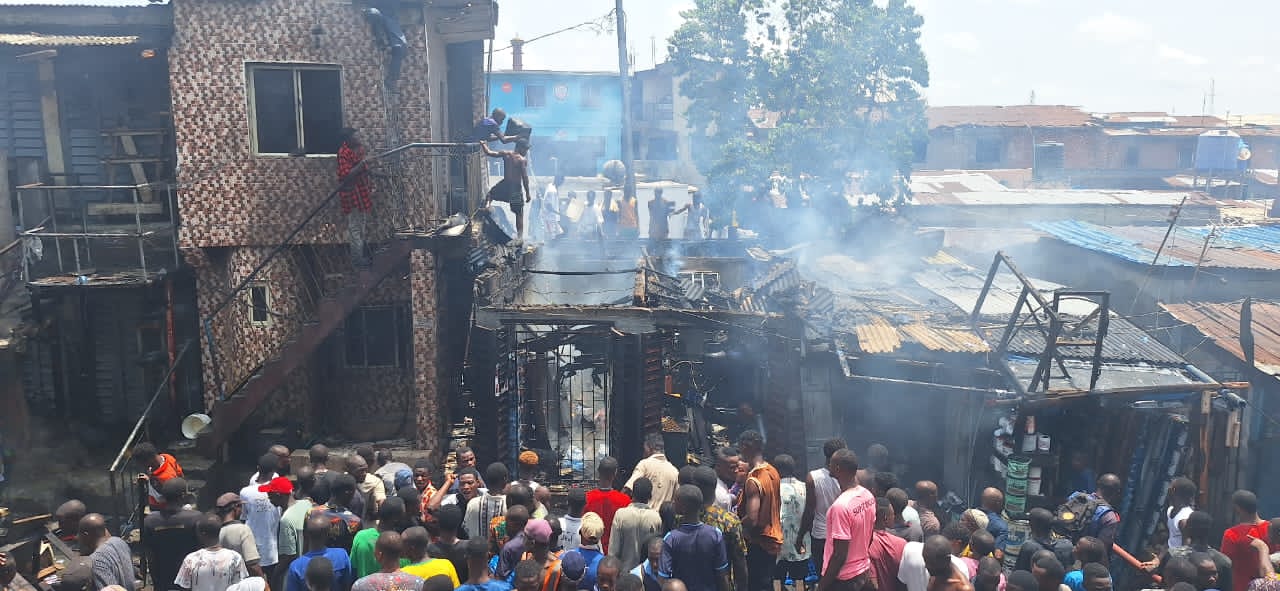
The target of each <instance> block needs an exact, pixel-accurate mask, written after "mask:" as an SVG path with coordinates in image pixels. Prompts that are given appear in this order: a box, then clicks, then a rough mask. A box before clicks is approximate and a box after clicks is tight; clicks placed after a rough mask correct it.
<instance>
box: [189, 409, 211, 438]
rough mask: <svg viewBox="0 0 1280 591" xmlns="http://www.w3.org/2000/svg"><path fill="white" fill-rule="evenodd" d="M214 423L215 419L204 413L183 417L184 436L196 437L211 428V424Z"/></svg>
mask: <svg viewBox="0 0 1280 591" xmlns="http://www.w3.org/2000/svg"><path fill="white" fill-rule="evenodd" d="M212 423H213V419H212V418H210V417H209V415H207V414H204V413H194V414H189V415H187V417H186V418H185V419H182V436H183V437H186V438H187V439H192V440H194V439H196V438H197V437H199V436H200V434H201V433H204V432H205V431H207V430H208V429H209V425H210V424H212Z"/></svg>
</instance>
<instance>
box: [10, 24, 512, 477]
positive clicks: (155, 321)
mask: <svg viewBox="0 0 1280 591" xmlns="http://www.w3.org/2000/svg"><path fill="white" fill-rule="evenodd" d="M378 7H379V11H377V12H371V11H368V10H367V9H368V8H369V6H368V5H366V4H365V3H363V2H355V3H334V2H330V1H328V0H259V1H255V2H249V3H246V2H237V1H233V0H175V1H172V2H169V3H167V4H163V5H151V6H147V5H138V6H122V7H71V6H35V5H31V6H26V5H24V6H6V7H3V8H2V9H0V79H2V80H4V93H3V95H0V160H3V167H2V168H3V170H4V171H5V173H6V176H4V177H0V195H2V196H3V197H4V198H5V199H4V200H5V201H6V203H7V202H8V201H9V200H10V199H12V200H13V201H16V203H15V204H14V205H15V207H14V208H13V209H14V210H15V213H16V214H17V215H16V219H14V220H12V221H10V220H7V219H5V218H4V216H3V215H0V226H4V227H9V228H12V227H13V226H15V225H17V226H19V227H20V232H21V234H20V235H19V236H18V237H17V238H18V239H17V240H15V241H14V242H13V243H11V244H9V246H7V247H6V246H5V245H3V244H0V247H4V248H3V250H2V252H0V257H3V260H4V261H5V266H4V274H3V278H4V279H5V280H9V279H13V278H17V277H20V278H21V282H23V283H25V284H26V285H27V286H28V287H29V288H30V290H31V294H32V297H31V301H30V308H31V313H30V314H28V315H27V318H26V324H25V325H24V328H23V332H22V334H23V335H24V338H23V339H21V341H20V347H21V348H22V355H23V356H24V357H25V363H24V365H25V367H26V379H25V380H24V382H25V384H26V389H27V393H26V395H25V396H24V398H25V400H26V401H30V402H33V406H37V405H38V408H32V413H33V414H35V413H37V412H40V413H42V414H46V415H50V418H51V419H54V420H58V421H61V422H63V423H68V422H70V423H81V424H90V425H91V426H92V428H93V430H95V431H96V432H97V433H98V434H99V437H98V439H97V441H98V443H99V444H101V445H104V446H105V447H110V448H112V451H113V453H114V450H115V449H116V448H119V447H120V445H121V441H126V442H131V441H132V438H131V437H130V438H129V439H128V440H126V437H125V434H126V433H128V432H129V431H130V427H131V426H132V425H133V424H134V423H135V421H138V420H139V417H140V416H144V417H145V418H146V419H147V420H146V421H144V422H145V423H146V424H147V426H148V428H147V429H146V430H145V431H144V432H143V434H142V436H143V437H151V438H155V439H157V440H159V441H160V443H162V444H163V443H165V442H166V440H168V439H169V438H172V437H176V436H177V432H178V423H179V421H180V420H181V419H182V418H183V416H185V415H186V414H188V413H203V414H206V415H208V416H209V417H211V420H212V422H211V424H210V425H209V431H208V432H207V433H206V435H205V436H204V437H203V438H202V439H203V440H204V441H206V442H211V443H217V444H220V443H226V442H240V443H244V444H246V446H247V447H250V448H253V449H251V450H250V451H254V452H255V453H260V450H259V449H256V445H257V443H256V442H255V439H256V437H254V436H253V435H252V434H253V433H255V432H257V431H258V430H260V429H263V428H269V427H274V428H277V429H281V430H283V431H284V432H289V433H295V434H297V433H301V434H304V436H305V437H306V438H312V437H317V436H323V437H332V438H339V439H348V440H376V439H386V438H394V437H401V438H408V439H412V440H415V441H417V443H418V444H419V446H420V447H422V448H424V449H429V450H439V449H440V448H439V447H438V445H439V443H440V442H441V439H440V438H441V436H442V434H443V433H445V432H446V431H447V429H446V428H445V425H446V424H447V422H448V420H449V412H448V403H447V400H449V399H450V394H451V393H453V394H456V391H455V390H456V389H457V388H458V387H460V386H459V385H460V384H461V382H462V380H461V378H460V377H459V376H460V373H461V366H462V363H461V361H460V360H457V362H456V363H455V362H454V360H452V358H451V357H447V356H448V355H450V353H449V350H452V349H457V350H461V347H455V348H452V349H451V348H450V347H447V346H442V345H441V342H442V339H443V340H446V341H447V340H448V339H451V338H455V337H461V336H462V335H465V334H466V325H467V321H466V315H465V314H457V315H453V316H449V315H447V314H445V313H443V312H442V308H443V309H449V308H450V306H451V304H449V303H448V301H450V298H451V297H454V296H451V295H448V294H445V293H444V292H445V290H444V288H443V287H442V286H444V285H448V284H449V282H450V281H451V278H457V281H456V283H459V284H462V285H463V287H464V289H458V290H453V293H455V294H456V295H457V297H462V298H464V299H465V298H469V297H470V295H469V294H470V285H471V279H472V276H471V275H468V274H466V273H458V272H457V270H458V268H459V267H458V266H457V265H462V266H463V267H465V261H460V260H445V259H444V258H443V257H436V256H435V255H434V254H433V252H434V251H433V250H431V243H430V241H429V240H422V239H421V236H425V235H430V234H431V232H432V230H433V229H436V228H439V227H440V225H441V222H442V220H444V218H446V217H448V216H449V215H450V214H453V213H470V212H471V211H472V209H473V207H474V205H475V204H476V203H477V202H478V200H479V198H480V197H481V196H482V195H483V183H484V182H485V179H484V175H483V168H482V166H481V162H482V157H481V155H480V154H479V153H478V152H477V151H476V150H475V148H474V146H472V147H465V146H461V145H459V144H456V143H448V142H449V140H450V139H451V138H459V137H466V136H468V135H469V133H470V130H471V129H472V126H473V125H474V122H475V121H476V119H477V117H479V116H480V114H481V113H482V112H483V111H484V110H485V108H486V106H485V105H484V70H483V63H484V61H483V59H482V58H483V40H484V39H489V38H492V34H493V27H494V24H495V21H496V14H497V7H496V4H495V3H494V2H492V1H490V0H479V1H477V0H432V1H431V2H425V1H420V0H413V1H410V0H405V1H403V2H399V3H396V2H381V3H378ZM388 19H389V20H388ZM397 30H399V31H401V32H402V36H401V35H398V34H397V33H396V31H397ZM344 128H351V129H354V130H355V133H356V134H357V137H359V138H361V140H362V142H363V144H364V145H365V146H366V148H367V150H368V159H367V160H366V161H365V164H364V165H365V166H366V167H367V168H368V169H369V170H370V172H371V173H372V175H371V180H372V193H371V196H370V200H371V203H372V207H371V211H370V212H369V215H368V222H367V225H366V227H365V231H364V234H365V239H366V241H367V243H368V245H369V257H368V258H369V261H368V264H367V265H360V266H357V265H356V264H354V263H355V261H354V260H353V257H352V256H351V254H350V249H349V246H348V242H349V240H348V238H349V232H348V230H349V228H348V220H349V218H348V217H347V216H346V215H345V214H344V209H345V205H344V203H343V201H344V200H343V199H342V198H341V196H340V195H339V191H338V189H339V179H338V175H337V165H338V162H337V157H336V155H337V152H338V149H339V144H340V142H341V137H342V134H343V132H344ZM0 210H3V211H5V212H7V211H9V208H8V207H0ZM414 237H418V239H416V240H415V239H413V238H414ZM2 238H4V234H3V232H0V239H2ZM6 289H7V288H6ZM6 293H7V292H6ZM457 305H458V306H461V307H463V308H467V307H469V304H468V303H465V302H464V303H461V304H457ZM455 316H456V317H457V318H459V319H461V320H460V321H453V320H450V319H449V318H453V317H455ZM446 317H448V318H446ZM441 318H445V319H443V320H441ZM441 355H444V356H446V358H448V359H449V360H450V361H449V362H448V363H441V362H439V359H440V356H441ZM441 384H450V386H447V387H443V388H442V387H441V386H440V385H441ZM4 398H5V400H4V401H5V407H7V406H8V404H7V402H8V396H7V394H6V396H5V397H4ZM149 401H154V402H155V403H156V404H155V406H151V405H149V404H148V402H149ZM11 416H12V415H11ZM126 447H128V445H127V444H126Z"/></svg>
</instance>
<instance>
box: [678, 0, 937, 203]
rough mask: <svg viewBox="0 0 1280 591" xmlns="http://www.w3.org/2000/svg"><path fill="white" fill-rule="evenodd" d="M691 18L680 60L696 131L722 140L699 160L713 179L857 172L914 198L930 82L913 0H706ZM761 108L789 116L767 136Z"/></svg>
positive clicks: (725, 182)
mask: <svg viewBox="0 0 1280 591" xmlns="http://www.w3.org/2000/svg"><path fill="white" fill-rule="evenodd" d="M682 16H684V17H685V22H684V24H683V25H682V26H681V27H680V29H679V30H677V31H676V33H675V34H674V35H673V36H672V37H671V40H670V43H671V56H672V61H673V62H674V63H675V66H676V69H677V72H679V73H680V74H684V75H686V76H687V78H686V79H685V82H684V84H682V85H681V92H683V93H684V94H685V95H686V96H688V97H689V98H690V100H691V103H692V104H691V107H690V109H689V118H690V120H691V121H692V122H693V124H694V125H693V132H694V135H695V137H702V136H705V137H707V138H708V139H710V140H711V141H710V142H709V143H708V144H709V146H710V147H708V148H706V149H704V150H703V151H702V152H703V153H700V154H697V159H696V160H695V161H696V162H697V163H698V165H699V169H700V170H701V171H702V172H703V174H705V175H706V176H707V177H708V179H709V180H710V182H711V183H712V185H713V186H715V187H717V188H720V189H722V190H723V189H724V188H726V187H731V188H736V187H737V186H740V185H741V184H744V183H745V184H753V183H754V184H759V183H760V182H761V181H762V180H763V178H764V177H765V176H767V174H768V173H767V171H768V170H772V169H777V170H781V171H782V172H783V173H784V174H787V175H788V176H790V177H792V178H798V177H799V176H800V175H801V174H807V175H811V176H814V177H819V178H824V179H826V180H827V182H828V184H832V185H835V186H840V185H842V184H843V181H844V179H845V178H846V176H847V175H853V176H855V177H856V178H857V179H858V180H859V185H860V186H861V189H862V191H863V192H866V193H874V194H876V195H879V196H880V197H881V198H882V201H884V202H888V203H892V204H895V205H896V204H900V203H902V202H903V201H904V200H905V198H906V197H907V195H908V193H909V192H908V189H907V184H906V179H907V178H908V177H909V174H910V171H911V164H912V161H913V155H914V148H915V146H916V145H917V144H918V143H919V142H921V141H924V140H925V138H926V137H927V135H926V134H927V126H926V121H925V115H924V101H923V99H922V97H921V95H920V92H921V90H922V89H923V88H924V87H926V86H927V85H928V83H929V69H928V64H927V62H926V60H925V57H924V52H923V51H922V50H921V48H920V27H921V25H922V24H923V22H924V21H923V19H922V18H921V17H920V15H919V14H917V13H916V12H915V9H914V8H912V7H911V6H909V5H907V4H906V1H905V0H888V1H887V2H886V4H885V6H877V5H876V4H875V3H874V2H872V1H870V0H755V1H743V0H738V1H735V0H699V1H698V2H697V4H696V6H695V7H694V8H693V9H691V10H689V11H686V12H685V13H683V14H682ZM752 107H756V108H760V109H763V110H766V111H770V112H774V113H777V116H778V123H777V126H776V128H775V129H772V130H769V131H768V132H767V133H764V134H761V135H763V137H759V138H757V139H756V140H752V139H750V138H748V137H747V136H746V129H747V128H748V123H749V121H748V120H746V118H745V114H746V112H747V110H748V109H749V108H752ZM708 144H704V146H706V145H708ZM748 159H749V160H750V161H745V160H748Z"/></svg>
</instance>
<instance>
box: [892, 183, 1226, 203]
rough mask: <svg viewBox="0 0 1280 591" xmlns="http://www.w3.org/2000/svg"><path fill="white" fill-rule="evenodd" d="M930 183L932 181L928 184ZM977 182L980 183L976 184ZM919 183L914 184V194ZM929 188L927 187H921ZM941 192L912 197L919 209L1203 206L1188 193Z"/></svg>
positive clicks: (962, 187)
mask: <svg viewBox="0 0 1280 591" xmlns="http://www.w3.org/2000/svg"><path fill="white" fill-rule="evenodd" d="M925 182H928V181H925ZM975 182H976V181H975ZM916 186H917V185H916V183H915V182H914V181H913V182H912V187H913V190H915V187H916ZM920 187H921V188H925V187H926V185H920ZM943 189H944V190H941V191H938V190H933V189H926V190H922V191H918V192H917V193H916V194H915V195H914V196H912V202H913V203H914V204H916V205H997V206H1007V205H1044V206H1063V205H1156V206H1174V205H1177V204H1179V203H1181V202H1182V199H1183V198H1184V197H1187V202H1188V203H1192V202H1199V201H1202V200H1203V199H1202V198H1200V197H1198V194H1196V193H1191V194H1189V193H1188V192H1187V191H1126V190H1101V189H1008V188H1004V187H1003V186H1001V187H1000V188H999V189H997V188H994V187H990V188H983V189H979V190H974V189H973V188H971V187H969V186H966V185H964V184H956V185H952V186H946V187H943Z"/></svg>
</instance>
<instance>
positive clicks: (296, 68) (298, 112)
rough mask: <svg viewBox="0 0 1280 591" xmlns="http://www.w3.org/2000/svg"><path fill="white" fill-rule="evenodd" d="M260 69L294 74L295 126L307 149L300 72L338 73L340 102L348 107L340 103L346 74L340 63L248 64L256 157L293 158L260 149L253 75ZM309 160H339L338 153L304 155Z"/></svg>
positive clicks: (251, 135) (251, 138)
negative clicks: (325, 71)
mask: <svg viewBox="0 0 1280 591" xmlns="http://www.w3.org/2000/svg"><path fill="white" fill-rule="evenodd" d="M257 70H289V71H291V72H292V73H293V101H294V105H293V113H294V117H295V118H296V122H295V125H296V126H297V130H298V137H297V138H296V139H297V142H298V144H297V145H299V146H306V145H307V143H306V139H307V137H306V134H307V132H306V129H305V127H304V126H303V124H302V76H301V74H300V72H302V71H303V70H327V71H332V72H337V74H338V100H339V105H340V108H342V107H345V105H342V104H341V101H342V98H343V97H342V89H343V83H344V81H343V72H342V66H339V65H337V64H309V63H297V62H245V69H244V73H245V83H244V87H245V96H246V97H247V98H248V100H249V149H250V150H252V151H253V155H254V156H265V157H272V158H280V157H291V156H292V155H291V154H289V153H287V152H284V153H282V152H262V151H259V150H258V104H257V100H255V99H256V98H257V97H256V95H255V93H254V87H253V73H254V72H255V71H257ZM342 111H343V117H344V118H345V117H346V112H345V111H346V109H345V108H342ZM339 124H340V123H339ZM304 156H305V157H307V158H336V157H337V156H338V155H337V153H333V154H305V155H304Z"/></svg>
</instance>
